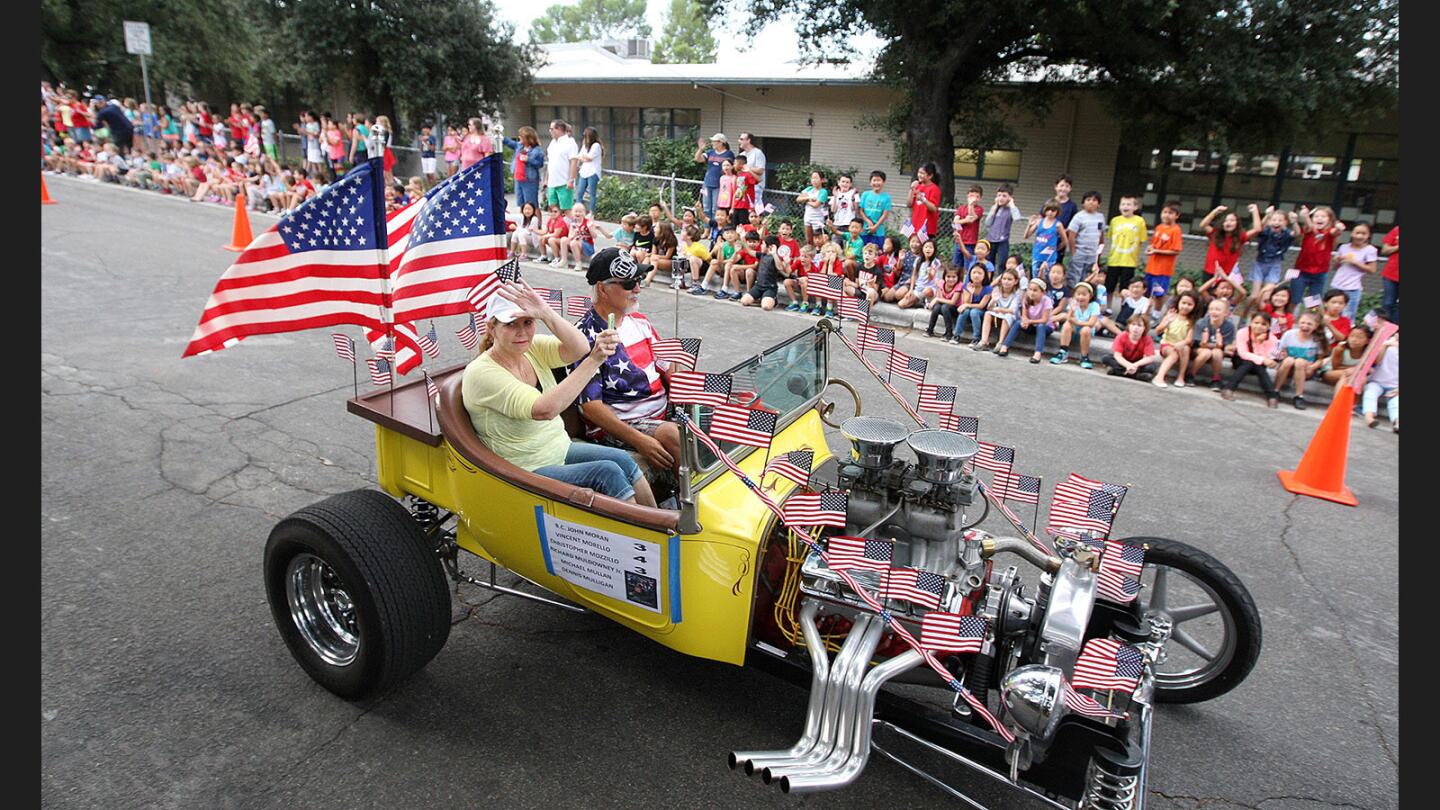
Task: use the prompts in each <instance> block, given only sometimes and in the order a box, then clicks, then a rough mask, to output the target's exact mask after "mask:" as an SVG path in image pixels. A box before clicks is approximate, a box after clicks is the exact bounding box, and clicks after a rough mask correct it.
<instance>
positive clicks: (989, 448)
mask: <svg viewBox="0 0 1440 810" xmlns="http://www.w3.org/2000/svg"><path fill="white" fill-rule="evenodd" d="M973 460H974V462H975V466H976V467H979V468H981V469H984V470H989V471H991V472H994V473H1008V472H1010V468H1011V467H1012V466H1013V465H1014V464H1015V448H1013V447H1005V446H1003V445H998V444H991V443H990V442H980V452H978V453H976V454H975V458H974V459H973Z"/></svg>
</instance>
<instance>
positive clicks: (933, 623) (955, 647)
mask: <svg viewBox="0 0 1440 810" xmlns="http://www.w3.org/2000/svg"><path fill="white" fill-rule="evenodd" d="M985 629H986V626H985V619H984V617H981V616H962V615H960V614H959V613H945V612H943V611H938V610H935V611H931V612H929V613H926V614H925V618H924V619H921V620H920V646H921V647H923V648H925V649H927V650H935V651H936V652H967V653H973V652H980V648H981V647H983V646H985Z"/></svg>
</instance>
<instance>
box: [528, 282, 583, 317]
mask: <svg viewBox="0 0 1440 810" xmlns="http://www.w3.org/2000/svg"><path fill="white" fill-rule="evenodd" d="M535 294H536V295H538V296H540V300H541V301H544V302H545V303H546V304H547V305H549V307H550V308H551V309H553V310H555V311H556V312H558V313H560V314H562V315H563V314H564V311H565V293H564V291H563V290H556V289H553V288H551V287H536V288H535ZM586 311H589V310H588V308H587V310H586Z"/></svg>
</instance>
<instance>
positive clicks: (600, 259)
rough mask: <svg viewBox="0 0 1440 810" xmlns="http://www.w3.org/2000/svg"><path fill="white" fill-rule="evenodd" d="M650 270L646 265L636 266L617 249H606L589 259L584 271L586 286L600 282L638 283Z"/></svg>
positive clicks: (628, 256)
mask: <svg viewBox="0 0 1440 810" xmlns="http://www.w3.org/2000/svg"><path fill="white" fill-rule="evenodd" d="M651 269H652V267H651V265H648V264H636V263H635V260H634V259H632V258H630V254H628V253H623V252H621V250H620V249H619V248H613V247H608V248H605V249H604V250H602V251H600V252H599V253H596V254H595V255H594V256H591V257H590V267H589V268H588V269H587V270H586V271H585V282H586V283H587V284H599V283H600V282H602V281H639V280H641V279H643V278H644V277H645V274H646V273H649V272H650V270H651Z"/></svg>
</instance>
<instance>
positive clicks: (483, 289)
mask: <svg viewBox="0 0 1440 810" xmlns="http://www.w3.org/2000/svg"><path fill="white" fill-rule="evenodd" d="M436 188H439V187H438V186H437V187H436ZM506 283H510V284H519V283H520V260H519V259H511V260H510V261H508V262H506V263H504V264H502V265H500V266H499V267H497V268H495V272H493V273H486V274H485V275H482V276H481V277H480V280H479V281H477V282H475V286H474V287H471V288H470V292H469V293H467V294H466V296H465V298H466V300H468V301H469V302H470V306H472V307H473V308H475V309H476V310H477V311H480V312H483V311H484V310H485V302H486V301H489V300H490V296H492V295H494V294H495V291H496V290H498V289H500V285H501V284H506Z"/></svg>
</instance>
